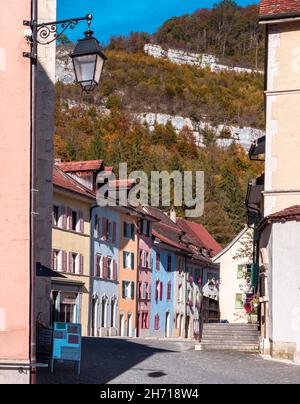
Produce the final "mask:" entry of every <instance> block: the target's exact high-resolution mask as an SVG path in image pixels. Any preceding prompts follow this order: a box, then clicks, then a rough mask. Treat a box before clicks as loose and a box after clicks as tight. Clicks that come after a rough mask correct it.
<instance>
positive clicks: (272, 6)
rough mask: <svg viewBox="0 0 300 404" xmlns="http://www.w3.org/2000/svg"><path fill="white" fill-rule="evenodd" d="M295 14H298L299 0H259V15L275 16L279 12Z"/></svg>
mask: <svg viewBox="0 0 300 404" xmlns="http://www.w3.org/2000/svg"><path fill="white" fill-rule="evenodd" d="M290 13H291V14H297V13H299V15H300V1H299V0H261V2H260V16H261V17H263V16H270V17H271V16H272V15H274V16H276V15H281V14H283V15H284V14H290Z"/></svg>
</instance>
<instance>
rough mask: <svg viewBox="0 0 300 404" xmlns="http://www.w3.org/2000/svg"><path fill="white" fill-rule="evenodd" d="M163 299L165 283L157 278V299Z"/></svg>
mask: <svg viewBox="0 0 300 404" xmlns="http://www.w3.org/2000/svg"><path fill="white" fill-rule="evenodd" d="M162 299H163V283H162V282H161V281H159V280H157V281H156V284H155V300H156V302H157V301H158V300H160V301H162Z"/></svg>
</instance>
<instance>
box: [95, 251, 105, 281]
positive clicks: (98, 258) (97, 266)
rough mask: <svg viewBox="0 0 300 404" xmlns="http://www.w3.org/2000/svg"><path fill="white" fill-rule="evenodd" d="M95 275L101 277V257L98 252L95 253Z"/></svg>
mask: <svg viewBox="0 0 300 404" xmlns="http://www.w3.org/2000/svg"><path fill="white" fill-rule="evenodd" d="M94 275H95V277H96V278H102V277H103V257H102V256H101V255H100V254H97V255H96V257H95V274H94Z"/></svg>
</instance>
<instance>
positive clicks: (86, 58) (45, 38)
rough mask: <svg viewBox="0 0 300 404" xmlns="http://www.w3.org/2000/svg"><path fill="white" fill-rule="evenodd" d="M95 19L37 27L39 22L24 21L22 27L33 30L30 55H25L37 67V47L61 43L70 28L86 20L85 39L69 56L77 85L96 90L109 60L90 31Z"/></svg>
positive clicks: (63, 21)
mask: <svg viewBox="0 0 300 404" xmlns="http://www.w3.org/2000/svg"><path fill="white" fill-rule="evenodd" d="M92 19H93V16H92V15H91V14H88V15H86V16H85V17H80V18H71V19H69V20H61V21H52V22H46V23H41V24H38V23H37V22H36V20H31V21H24V22H23V24H24V25H25V26H27V27H30V28H31V34H30V36H29V37H27V38H28V41H29V42H30V44H31V52H24V53H23V56H24V57H27V58H31V60H32V61H33V63H34V64H36V63H37V46H38V45H49V44H50V43H52V42H54V41H56V40H58V39H59V38H60V37H61V36H62V35H63V34H64V32H65V31H66V30H67V29H68V28H70V29H74V28H75V27H76V25H78V23H79V22H80V21H83V20H86V21H87V23H88V30H87V31H86V32H85V33H84V34H85V37H84V38H83V39H80V40H79V41H78V42H77V45H76V47H75V49H74V52H73V53H72V54H71V55H70V57H71V58H72V61H73V67H74V71H75V77H76V82H77V83H79V84H80V85H81V87H82V89H83V90H84V91H86V92H90V91H93V90H94V89H95V87H96V86H97V85H98V84H99V82H100V78H101V74H102V70H103V66H104V62H105V60H107V57H106V56H105V55H104V54H103V52H102V51H101V48H100V44H99V41H98V40H97V39H96V38H94V36H93V34H94V33H93V31H91V29H90V25H91V21H92ZM58 26H60V27H61V30H60V32H58Z"/></svg>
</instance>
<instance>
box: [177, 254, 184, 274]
mask: <svg viewBox="0 0 300 404" xmlns="http://www.w3.org/2000/svg"><path fill="white" fill-rule="evenodd" d="M178 272H179V275H182V274H183V273H184V259H183V258H182V257H179V258H178Z"/></svg>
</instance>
